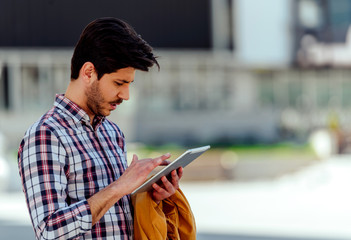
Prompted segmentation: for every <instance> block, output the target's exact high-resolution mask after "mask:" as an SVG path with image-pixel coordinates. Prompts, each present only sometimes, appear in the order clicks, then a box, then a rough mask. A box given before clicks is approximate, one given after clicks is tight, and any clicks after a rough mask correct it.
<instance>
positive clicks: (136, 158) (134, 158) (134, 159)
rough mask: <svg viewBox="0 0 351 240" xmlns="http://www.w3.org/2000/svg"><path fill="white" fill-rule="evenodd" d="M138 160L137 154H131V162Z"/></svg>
mask: <svg viewBox="0 0 351 240" xmlns="http://www.w3.org/2000/svg"><path fill="white" fill-rule="evenodd" d="M135 161H138V156H137V155H136V154H133V158H132V162H135Z"/></svg>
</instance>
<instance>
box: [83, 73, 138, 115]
mask: <svg viewBox="0 0 351 240" xmlns="http://www.w3.org/2000/svg"><path fill="white" fill-rule="evenodd" d="M95 75H96V74H95ZM134 76H135V69H134V68H132V67H128V68H122V69H119V70H117V71H116V72H113V73H109V74H104V75H103V76H102V78H101V79H100V80H98V79H97V77H96V78H95V79H94V81H93V82H92V83H91V85H90V86H89V88H87V90H86V92H85V94H86V97H87V107H88V109H89V111H90V113H88V114H89V115H99V116H108V115H110V113H111V111H112V110H115V109H116V107H117V105H119V104H121V103H122V102H123V100H128V99H129V85H130V84H131V83H132V82H133V81H134Z"/></svg>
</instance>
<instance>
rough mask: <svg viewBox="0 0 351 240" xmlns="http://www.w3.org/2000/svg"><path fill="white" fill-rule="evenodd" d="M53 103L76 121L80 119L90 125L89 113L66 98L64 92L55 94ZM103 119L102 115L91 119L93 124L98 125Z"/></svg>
mask: <svg viewBox="0 0 351 240" xmlns="http://www.w3.org/2000/svg"><path fill="white" fill-rule="evenodd" d="M54 105H55V106H56V107H57V108H59V109H61V110H62V111H64V112H66V113H67V114H68V115H70V116H71V117H72V118H74V119H76V120H77V121H81V122H84V123H86V124H87V125H90V117H89V115H88V114H87V113H86V112H85V111H84V110H83V109H82V108H81V107H79V106H78V105H77V104H76V103H74V102H72V101H71V100H70V99H68V98H66V97H65V96H64V94H56V98H55V103H54ZM104 119H105V117H103V116H96V117H95V118H94V120H93V126H99V125H100V124H101V123H102V122H103V121H104Z"/></svg>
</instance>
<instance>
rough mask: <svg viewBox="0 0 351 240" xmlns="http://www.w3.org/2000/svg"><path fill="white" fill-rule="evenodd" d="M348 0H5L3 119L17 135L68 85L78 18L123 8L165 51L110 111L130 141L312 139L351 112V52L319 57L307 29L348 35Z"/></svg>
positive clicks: (0, 44)
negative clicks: (328, 59) (332, 58)
mask: <svg viewBox="0 0 351 240" xmlns="http://www.w3.org/2000/svg"><path fill="white" fill-rule="evenodd" d="M336 3H338V4H336ZM19 6H21V7H19ZM340 6H341V7H340ZM349 6H351V1H350V0H339V1H331V0H324V1H323V0H319V1H318V0H296V1H295V0H266V1H255V0H205V1H204V0H193V1H167V2H165V1H161V0H150V1H137V0H135V1H125V2H116V1H113V0H106V1H104V2H103V4H101V2H97V1H83V0H77V1H74V2H72V1H67V0H61V1H57V0H49V1H48V0H40V1H38V0H36V1H33V0H32V1H25V2H23V1H20V0H11V1H10V0H3V1H1V3H0V16H1V18H2V21H0V31H1V32H2V33H6V34H2V37H1V38H0V92H1V94H0V119H1V121H0V131H3V132H4V133H5V135H6V136H7V137H8V138H9V139H10V140H9V141H10V142H11V143H12V145H13V146H14V145H16V144H18V142H17V141H18V139H20V138H21V137H22V135H23V133H24V131H25V129H26V128H27V127H28V126H29V125H30V124H31V123H32V122H33V121H35V120H36V119H37V118H39V116H40V115H41V114H43V113H44V112H45V111H46V109H47V108H49V107H50V106H51V105H52V103H53V100H54V95H55V93H62V92H64V91H65V88H66V86H67V84H68V81H69V78H70V58H71V55H72V50H73V47H74V44H75V42H76V41H77V39H78V38H79V34H80V32H81V31H82V28H83V27H84V26H85V25H86V24H87V23H88V22H90V21H91V20H93V19H95V18H97V17H102V16H115V17H119V18H122V19H125V20H127V21H128V22H129V23H131V25H133V26H134V28H135V29H136V31H137V32H139V33H140V34H141V35H142V36H143V37H144V38H145V39H146V40H147V41H148V42H149V43H150V44H151V45H152V46H154V47H155V49H156V53H157V54H158V55H159V56H160V58H159V61H160V63H161V71H160V72H158V71H156V70H153V71H151V72H150V73H141V72H140V73H138V74H137V81H135V87H133V88H132V91H133V93H132V95H131V96H132V97H131V98H132V99H131V100H130V101H128V102H126V103H124V104H123V105H122V106H121V109H119V110H118V111H116V112H115V113H113V114H112V116H111V118H112V119H113V120H115V121H117V122H118V123H119V124H120V125H121V127H122V129H124V131H125V133H126V136H127V140H128V141H141V142H146V143H155V144H166V143H170V142H177V143H182V144H194V143H196V144H198V143H258V142H261V143H262V142H265V143H271V142H277V141H280V140H286V139H299V140H301V139H306V136H307V135H308V133H309V132H310V131H311V130H313V129H315V128H317V127H321V126H327V124H328V119H329V116H330V115H331V114H333V116H335V115H337V119H338V121H340V125H343V124H347V123H349V122H350V120H351V119H350V112H349V109H350V108H351V94H350V93H351V81H350V80H349V75H350V70H349V69H348V68H345V66H347V64H346V65H343V66H344V67H343V68H340V67H339V66H338V65H337V64H320V65H318V66H319V67H324V68H322V69H321V68H316V66H317V64H316V63H313V61H314V60H313V59H314V58H313V57H311V55H310V54H311V52H310V51H311V50H312V49H313V48H311V45H308V44H309V41H310V40H309V39H314V40H313V41H314V43H316V44H321V43H323V44H329V45H330V46H333V44H344V45H347V43H346V42H347V41H346V36H347V34H346V33H347V29H348V26H349V25H350V24H351V19H349V18H350V17H349V16H351V15H350V14H349V12H348V11H350V7H349ZM306 39H307V40H306ZM306 41H307V45H306V44H305V43H306ZM313 41H312V42H313ZM310 42H311V41H310ZM323 46H324V45H323ZM312 52H313V51H312ZM312 55H313V54H312ZM350 56H351V55H350ZM347 61H349V60H347ZM349 63H351V60H350V61H349ZM326 65H328V67H329V66H333V68H325V66H326ZM334 119H335V118H334Z"/></svg>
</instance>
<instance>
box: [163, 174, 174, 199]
mask: <svg viewBox="0 0 351 240" xmlns="http://www.w3.org/2000/svg"><path fill="white" fill-rule="evenodd" d="M172 179H173V177H172ZM161 181H162V183H163V186H164V189H165V190H166V192H167V193H168V194H170V195H173V194H174V193H175V190H176V189H177V188H176V186H174V185H173V184H172V183H171V182H170V181H168V179H167V178H166V177H165V176H163V177H162V178H161ZM176 185H178V181H176Z"/></svg>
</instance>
